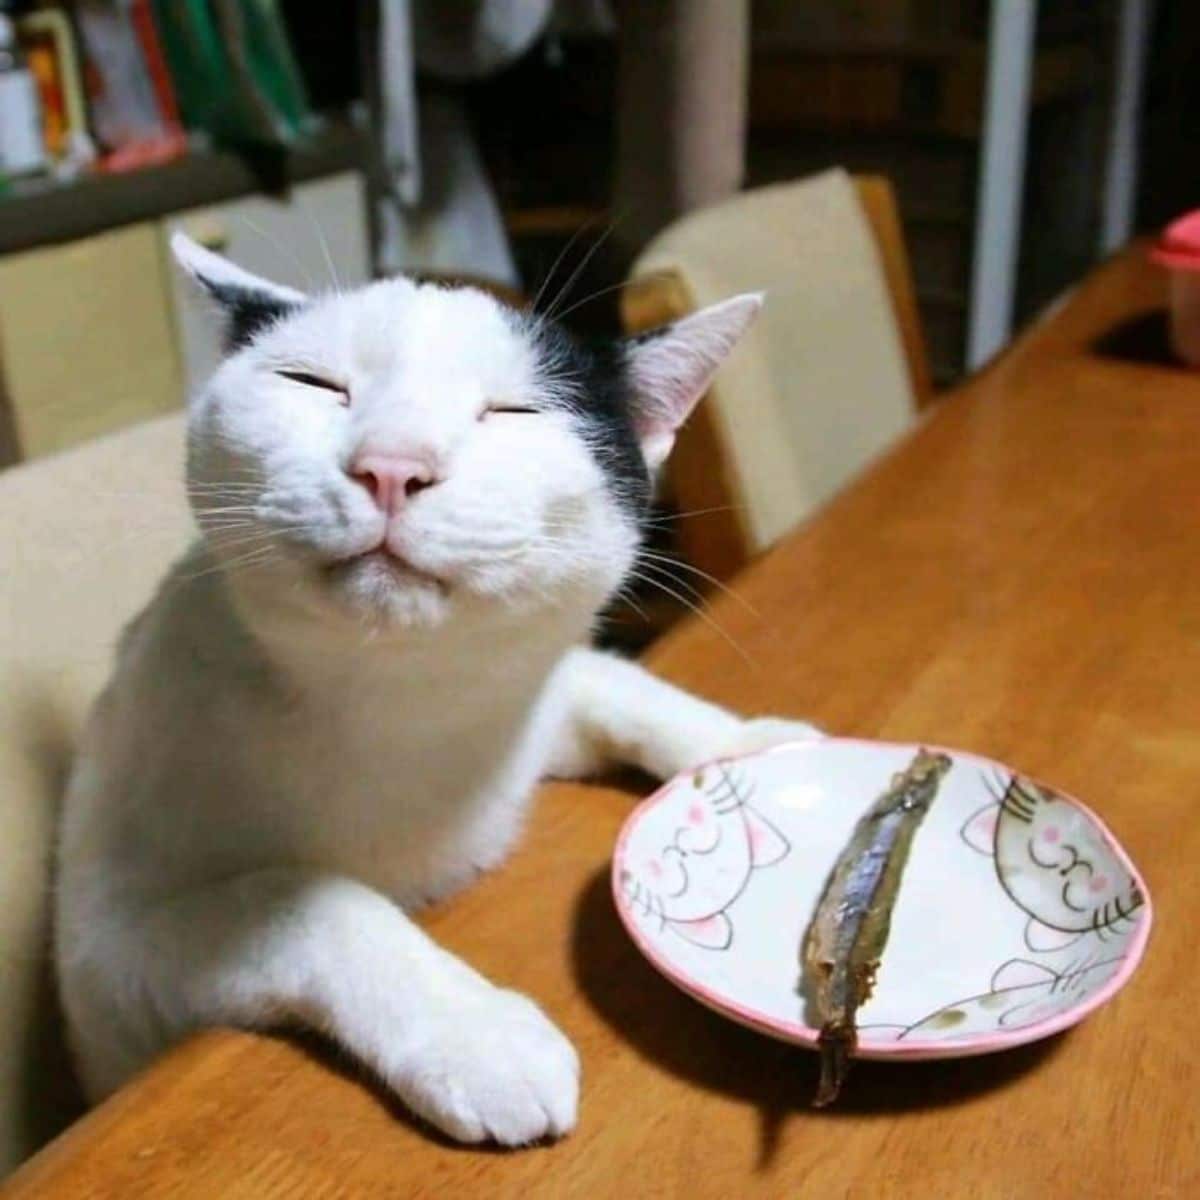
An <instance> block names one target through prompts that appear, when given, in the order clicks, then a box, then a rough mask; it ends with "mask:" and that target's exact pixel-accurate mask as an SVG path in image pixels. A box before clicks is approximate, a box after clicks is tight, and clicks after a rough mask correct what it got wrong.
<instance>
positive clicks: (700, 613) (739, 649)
mask: <svg viewBox="0 0 1200 1200" xmlns="http://www.w3.org/2000/svg"><path fill="white" fill-rule="evenodd" d="M633 577H634V578H640V579H641V580H642V582H643V583H647V584H649V585H650V586H652V587H657V588H658V589H659V590H660V591H663V592H665V593H666V594H667V595H668V596H671V597H672V598H673V599H675V600H677V601H678V602H679V603H680V604H682V605H683V606H684V608H687V609H690V610H691V611H692V612H694V613H695V614H696V616H697V617H699V618H700V620H702V621H703V622H704V623H705V624H706V625H707V626H709V628H710V629H712V630H713V631H714V632H715V633H717V634H718V635H719V636H720V637H721V638H723V639H724V640H725V641H726V642H728V643H729V645H730V647H731V648H732V649H733V650H734V651H735V652H736V653H737V654H738V655H739V656H740V657H741V658H742V660H743V661H744V662H745V663H746V664H747V665H748V666H751V667H754V668H756V669H757V668H758V665H759V664H758V663H757V661H755V659H754V658H753V657H751V655H750V654H749V653H748V652H747V651H746V649H745V648H744V647H743V646H741V645H740V644H739V643H738V642H737V641H736V640H735V639H734V638H733V637H732V636H731V635H730V633H729V632H728V630H726V629H725V628H724V627H723V626H722V625H720V624H718V622H716V621H715V620H713V618H712V617H711V616H709V614H708V613H706V612H705V611H704V610H703V609H702V608H701V607H699V605H697V604H695V603H694V602H693V601H691V600H690V599H688V597H686V596H684V595H681V594H680V593H679V592H676V591H674V590H673V589H672V588H670V587H668V586H667V585H666V584H664V583H663V582H662V581H661V580H657V579H652V578H651V577H650V576H648V575H643V574H641V573H638V572H634V573H633Z"/></svg>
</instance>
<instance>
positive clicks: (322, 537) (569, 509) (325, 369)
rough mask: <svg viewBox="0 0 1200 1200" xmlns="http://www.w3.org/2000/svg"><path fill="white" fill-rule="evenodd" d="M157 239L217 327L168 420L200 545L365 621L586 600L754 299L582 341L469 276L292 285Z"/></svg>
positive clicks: (230, 564)
mask: <svg viewBox="0 0 1200 1200" xmlns="http://www.w3.org/2000/svg"><path fill="white" fill-rule="evenodd" d="M175 249H176V254H177V256H178V257H179V258H180V260H181V261H182V262H183V263H184V265H185V267H186V268H187V269H188V270H189V271H190V272H191V273H192V274H193V275H194V276H196V277H197V278H198V279H199V280H200V282H201V283H202V284H203V285H204V286H205V287H206V288H207V289H208V290H209V292H210V293H211V294H212V295H213V296H214V297H215V298H216V299H217V300H218V301H219V302H220V303H221V304H222V306H223V307H224V308H225V309H226V313H227V321H228V328H229V340H230V343H231V351H230V354H229V356H228V357H227V358H226V359H225V361H224V362H223V363H222V365H221V366H220V368H219V369H218V370H217V372H216V373H215V375H214V376H213V378H212V379H211V381H210V382H209V383H208V385H207V386H206V387H205V388H204V389H202V390H201V392H200V393H199V394H198V396H197V397H196V399H195V401H194V403H193V408H192V414H191V420H190V437H189V483H190V488H191V495H192V502H193V507H194V509H195V511H196V515H197V518H198V520H199V522H200V525H201V527H202V529H203V530H204V531H205V535H206V537H207V539H208V541H209V543H210V546H211V547H212V550H213V553H214V554H215V555H216V556H217V557H218V559H219V560H220V561H221V562H222V563H223V564H225V566H226V568H227V570H228V571H229V572H230V573H231V575H237V576H238V577H242V576H246V575H251V576H253V579H254V586H255V587H257V588H259V589H262V588H264V587H265V588H268V589H269V588H275V589H276V590H278V588H279V586H283V587H285V588H287V589H289V590H290V592H291V593H292V594H295V593H297V592H298V593H299V594H301V595H302V596H305V597H307V598H308V599H309V600H311V601H313V602H317V603H324V604H326V606H327V607H332V608H333V609H336V610H337V611H340V612H341V613H343V614H348V615H349V616H350V617H351V618H353V619H355V620H359V621H367V622H369V623H371V624H373V625H380V624H385V625H399V626H408V627H419V628H426V629H428V628H433V627H436V626H438V625H439V624H442V623H444V622H446V621H447V620H448V619H449V618H450V617H451V616H452V615H453V614H454V613H456V612H458V611H467V610H473V611H475V612H484V613H487V612H494V613H497V614H500V613H507V614H517V615H518V616H524V615H527V614H529V613H531V612H537V611H539V610H542V609H554V608H566V609H568V610H576V609H580V610H587V611H589V612H590V611H593V610H594V609H595V608H597V607H598V606H599V605H600V604H602V603H603V601H604V600H605V599H606V598H607V597H608V596H609V595H610V594H611V593H612V592H613V590H614V589H615V588H617V587H618V586H619V584H620V582H621V580H622V578H623V577H624V576H625V574H626V573H627V572H628V570H629V569H630V567H631V565H632V562H633V559H634V556H635V554H636V550H637V545H638V541H639V536H640V526H641V521H642V518H643V515H644V512H645V509H646V505H647V503H648V500H649V493H650V478H649V476H650V471H651V470H652V469H653V468H655V467H657V465H658V464H659V463H660V462H661V461H662V459H663V458H664V457H665V454H666V451H667V450H668V449H669V447H670V444H671V440H672V438H673V435H674V431H675V428H676V427H677V426H678V424H679V423H680V422H681V421H682V420H683V418H684V416H686V414H687V412H688V410H690V408H691V407H692V405H693V404H694V402H695V400H696V399H697V398H698V397H699V396H700V394H702V392H703V390H704V387H705V386H706V385H707V382H708V380H709V378H710V377H711V375H712V373H713V372H714V371H715V369H716V367H717V365H718V364H719V363H720V361H721V360H722V359H723V358H724V356H725V354H726V353H727V352H728V350H729V349H730V348H732V346H733V344H734V342H735V341H736V339H737V337H738V336H739V335H740V333H741V332H742V331H743V330H744V328H745V327H746V325H747V324H748V323H749V321H750V319H751V318H752V317H753V315H754V312H755V311H756V310H757V308H758V299H757V298H756V297H747V298H742V299H739V300H735V301H731V302H728V303H726V304H725V305H720V306H717V307H716V308H714V309H710V310H706V312H705V313H701V314H697V316H696V317H693V318H690V319H689V320H688V321H685V322H681V323H680V324H678V325H676V326H674V327H672V328H671V329H668V330H667V331H664V332H663V333H662V334H660V335H658V336H652V337H651V338H649V339H639V340H638V341H637V342H634V343H628V344H624V345H616V346H610V347H602V348H598V349H591V348H584V347H581V346H579V345H577V344H576V343H575V342H574V341H573V340H572V339H571V338H570V337H569V336H568V335H566V334H565V333H564V332H563V331H562V330H561V329H558V328H557V327H555V326H553V325H549V324H546V323H543V322H540V321H538V320H537V319H535V318H532V317H530V316H527V315H524V314H519V313H517V312H515V311H513V310H511V309H508V308H505V307H504V306H502V305H501V304H499V303H498V302H497V301H495V300H493V299H492V298H491V297H489V296H488V295H486V294H484V293H482V292H480V291H477V290H474V289H470V288H461V289H445V288H439V287H434V286H431V285H420V286H419V285H417V284H414V283H412V282H410V281H408V280H404V279H395V280H389V281H386V282H380V283H376V284H373V285H370V286H368V287H365V288H363V289H360V290H358V291H356V292H351V293H348V294H337V295H330V296H324V297H318V298H314V299H311V300H310V299H307V298H305V297H303V296H300V295H299V294H297V293H294V292H291V291H289V290H287V289H281V288H277V287H274V286H273V285H270V284H267V283H265V282H263V281H261V280H257V279H255V278H253V277H250V276H247V275H245V273H243V272H241V271H239V270H238V269H237V268H235V267H233V266H232V265H231V264H228V263H226V262H224V260H222V259H219V258H217V257H216V256H214V255H211V254H208V253H207V252H206V251H203V250H201V249H200V248H199V247H196V246H194V245H192V244H190V243H187V242H186V241H184V240H180V241H178V242H177V244H176V246H175Z"/></svg>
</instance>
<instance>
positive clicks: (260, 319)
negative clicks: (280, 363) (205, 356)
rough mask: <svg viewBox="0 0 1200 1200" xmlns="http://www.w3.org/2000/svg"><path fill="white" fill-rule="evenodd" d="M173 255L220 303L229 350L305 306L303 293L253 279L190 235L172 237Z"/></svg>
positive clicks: (246, 341)
mask: <svg viewBox="0 0 1200 1200" xmlns="http://www.w3.org/2000/svg"><path fill="white" fill-rule="evenodd" d="M171 253H172V254H173V255H174V256H175V261H176V262H177V263H178V264H179V265H180V267H182V268H183V270H184V272H186V274H188V275H189V276H191V278H192V279H194V280H195V281H196V282H197V283H198V284H199V285H200V286H201V287H202V288H203V289H204V291H205V292H207V293H208V295H209V296H210V297H211V298H212V299H213V300H214V301H216V303H217V305H218V307H219V308H220V310H221V314H222V316H223V318H224V322H225V348H226V349H227V350H236V349H237V348H238V347H239V346H244V345H246V344H247V343H248V342H249V341H250V340H251V339H252V338H253V337H254V336H255V335H256V334H257V333H259V332H261V331H262V330H263V329H265V328H266V327H267V326H268V325H271V324H273V323H274V322H276V321H278V320H280V319H281V318H282V317H286V316H287V315H288V314H289V313H292V312H295V311H296V309H298V308H299V307H300V306H301V305H302V304H303V303H304V300H305V296H304V293H303V292H298V291H296V290H295V289H294V288H290V287H284V286H283V285H281V284H278V283H271V282H270V281H269V280H266V279H260V278H259V277H258V276H257V275H251V274H250V272H249V271H243V270H242V268H241V267H239V266H235V265H234V264H233V263H231V262H230V261H229V260H228V259H227V258H222V257H221V255H219V254H214V253H213V252H212V251H211V250H206V249H205V248H204V247H203V246H201V245H200V244H199V243H197V242H194V241H192V239H191V238H190V237H188V236H186V234H182V233H173V234H172V235H171Z"/></svg>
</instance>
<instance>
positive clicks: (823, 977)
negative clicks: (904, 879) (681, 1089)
mask: <svg viewBox="0 0 1200 1200" xmlns="http://www.w3.org/2000/svg"><path fill="white" fill-rule="evenodd" d="M950 766H951V761H950V758H949V757H948V756H947V755H945V754H936V753H930V752H929V751H928V750H921V751H920V752H919V753H918V754H917V756H916V758H914V759H913V761H912V762H911V763H910V764H909V766H908V769H907V770H905V771H903V772H901V773H899V774H897V775H894V776H893V777H892V783H891V786H890V787H889V788H888V790H887V791H886V792H884V794H883V795H882V796H880V797H879V799H878V800H876V801H875V803H874V804H872V805H871V807H870V808H869V809H868V810H867V811H866V813H864V814H863V816H862V817H860V818H859V821H858V824H857V825H855V827H854V833H853V835H852V836H851V838H850V841H849V842H848V843H847V845H846V848H845V849H844V850H843V851H842V853H841V854H840V855H839V857H838V860H837V862H836V863H835V864H834V867H833V870H832V871H831V872H830V875H829V879H828V880H827V881H826V883H825V890H824V891H823V892H822V893H821V899H820V900H819V901H818V903H817V907H816V909H815V911H814V913H813V917H812V921H811V922H810V923H809V926H808V930H807V932H806V933H805V936H804V944H803V947H802V951H801V968H802V971H803V979H802V982H803V984H804V985H805V986H806V989H807V993H808V997H809V1002H810V1005H811V1010H812V1013H813V1015H814V1017H815V1020H814V1021H813V1023H814V1024H819V1026H820V1029H821V1036H820V1041H819V1043H818V1045H819V1049H820V1053H821V1081H820V1083H819V1085H818V1087H817V1095H816V1097H815V1099H814V1100H813V1104H814V1105H815V1106H816V1107H818V1108H821V1107H824V1106H825V1105H826V1104H830V1103H832V1101H834V1100H835V1099H837V1096H838V1093H839V1092H840V1091H841V1087H842V1084H843V1082H844V1081H845V1078H846V1072H847V1071H848V1070H849V1066H850V1058H851V1056H852V1055H853V1053H854V1049H855V1046H856V1045H857V1042H858V1030H857V1027H856V1024H855V1016H856V1014H857V1012H858V1010H859V1008H861V1007H862V1005H864V1004H865V1003H866V1002H867V1000H868V999H869V998H870V995H871V990H872V988H873V987H874V986H875V972H876V970H877V969H878V967H879V960H880V958H881V957H882V956H883V949H884V947H885V946H886V945H887V939H888V931H889V929H890V927H891V920H892V907H893V906H894V904H895V902H896V896H897V894H898V893H899V890H900V878H901V875H902V874H903V871H904V864H905V863H906V862H907V861H908V852H909V848H910V847H911V845H912V840H913V836H914V835H915V834H916V832H917V828H918V826H919V825H920V824H921V822H922V820H924V818H925V814H926V813H927V812H928V811H929V806H930V805H931V804H932V803H933V799H934V797H935V796H936V795H937V789H938V785H939V784H940V783H941V780H942V776H944V775H945V774H946V772H947V771H949V770H950Z"/></svg>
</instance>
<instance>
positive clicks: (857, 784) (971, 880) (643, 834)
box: [613, 738, 1151, 1058]
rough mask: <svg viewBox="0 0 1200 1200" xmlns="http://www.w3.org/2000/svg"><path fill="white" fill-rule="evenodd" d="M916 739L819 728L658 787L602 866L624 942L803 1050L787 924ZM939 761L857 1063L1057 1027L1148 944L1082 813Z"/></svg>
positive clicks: (725, 1009) (808, 906) (991, 1046)
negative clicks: (827, 733) (822, 733)
mask: <svg viewBox="0 0 1200 1200" xmlns="http://www.w3.org/2000/svg"><path fill="white" fill-rule="evenodd" d="M918 749H919V747H917V746H905V745H893V744H888V743H882V742H863V741H852V740H849V739H840V738H830V739H826V740H819V741H812V742H803V743H795V744H793V745H789V746H783V747H780V748H779V749H776V750H771V751H768V752H767V753H765V754H757V755H751V756H748V757H745V758H739V759H732V760H728V761H725V762H718V763H714V764H711V765H709V766H707V767H704V768H701V769H700V770H698V771H696V772H694V773H692V774H689V775H686V776H680V777H679V778H677V779H675V780H673V781H671V782H670V783H668V784H667V785H666V786H665V787H664V788H662V789H661V790H660V791H659V792H658V793H656V794H655V795H654V796H652V797H651V798H650V799H649V800H647V801H646V802H645V803H644V804H642V805H641V806H640V807H639V808H638V809H637V810H636V811H635V812H634V813H633V814H632V816H631V817H630V818H629V820H628V821H627V822H626V824H625V827H624V829H623V830H622V832H621V837H620V840H619V841H618V844H617V849H616V854H615V855H614V858H613V891H614V894H615V896H616V901H617V907H618V909H619V911H620V914H621V918H622V920H623V921H624V923H625V925H626V927H627V928H628V930H629V932H630V933H631V934H632V935H633V938H634V941H635V942H636V943H637V944H638V946H639V947H640V949H641V950H642V952H643V953H644V954H645V955H646V957H647V958H648V959H649V960H650V961H651V963H653V964H654V966H655V967H657V968H658V970H660V971H661V972H662V973H663V974H664V975H666V976H667V978H668V979H670V980H672V981H673V982H674V983H676V984H677V985H678V986H679V987H681V988H682V989H683V990H684V991H686V992H688V993H689V994H691V995H692V996H694V997H695V998H696V999H698V1000H700V1001H702V1002H703V1003H704V1004H707V1005H708V1006H709V1007H711V1008H713V1009H716V1010H717V1011H718V1012H721V1013H724V1014H725V1015H727V1016H729V1017H732V1018H733V1019H734V1020H737V1021H740V1022H742V1023H743V1024H745V1025H749V1026H751V1027H753V1028H755V1029H759V1030H761V1031H762V1032H764V1033H768V1034H771V1035H773V1036H775V1037H779V1038H783V1039H785V1040H787V1041H792V1042H797V1043H799V1044H801V1045H807V1046H812V1045H815V1043H816V1040H817V1031H816V1030H815V1029H813V1028H812V1027H811V1026H810V1025H809V1024H807V1023H806V1020H805V1007H804V1001H803V999H802V997H801V996H800V995H799V994H798V992H797V985H798V973H799V966H798V961H799V960H798V950H799V946H800V943H801V940H802V937H803V935H804V931H805V929H806V928H807V925H808V922H809V919H810V918H811V916H812V912H813V908H814V906H815V905H816V903H817V900H818V898H819V896H820V893H821V889H822V888H823V886H824V883H825V879H826V877H827V875H828V873H829V871H830V869H831V867H832V866H833V864H834V862H835V860H836V859H837V856H838V854H839V853H840V852H841V850H842V847H843V846H844V845H845V843H846V842H847V840H848V839H849V837H850V835H851V832H852V830H853V827H854V824H855V822H856V820H857V819H858V817H859V816H860V815H861V813H862V812H863V811H864V810H865V809H866V808H867V807H868V806H869V805H870V804H871V803H872V802H873V801H874V800H875V799H876V798H877V797H878V796H879V795H880V794H881V793H882V792H884V791H885V790H886V789H887V787H888V784H889V782H890V780H891V777H892V775H893V774H894V773H895V772H898V771H902V770H904V768H905V767H907V766H908V764H909V763H910V762H911V761H912V759H913V756H914V755H915V754H916V752H917V750H918ZM946 753H948V754H949V755H950V756H951V759H952V760H953V766H952V767H951V769H950V771H949V772H948V774H947V775H946V776H945V777H944V779H943V780H942V783H941V787H940V788H939V790H938V794H937V797H936V799H935V800H934V802H933V805H932V807H931V808H930V810H929V813H928V815H927V816H926V817H925V820H924V822H923V823H922V825H921V827H920V828H919V829H918V831H917V834H916V839H915V841H914V842H913V846H912V852H911V856H910V858H909V861H908V864H907V866H906V867H905V871H904V876H903V880H902V882H901V886H900V893H899V896H898V898H897V901H896V906H895V909H894V910H893V913H892V928H891V935H890V937H889V939H888V943H887V948H886V950H885V951H884V954H883V960H882V962H881V964H880V968H879V973H878V977H877V980H876V986H875V991H874V994H873V995H872V996H871V999H870V1000H869V1001H868V1002H867V1004H865V1005H864V1006H863V1008H862V1009H861V1010H860V1011H859V1049H858V1055H859V1057H862V1058H895V1057H899V1058H954V1057H960V1056H964V1055H969V1054H983V1053H986V1052H988V1051H991V1050H1002V1049H1005V1048H1007V1047H1010V1046H1016V1045H1019V1044H1021V1043H1022V1042H1030V1041H1034V1040H1036V1039H1038V1038H1043V1037H1047V1036H1049V1035H1050V1034H1052V1033H1057V1032H1058V1031H1059V1030H1062V1029H1066V1028H1067V1027H1068V1026H1070V1025H1073V1024H1075V1022H1077V1021H1079V1020H1082V1019H1083V1017H1085V1016H1086V1015H1087V1014H1088V1013H1089V1012H1091V1011H1092V1010H1093V1009H1095V1008H1097V1007H1098V1006H1099V1005H1101V1004H1103V1003H1104V1001H1106V1000H1107V999H1109V997H1111V996H1112V995H1113V994H1114V993H1115V992H1117V991H1118V990H1119V989H1120V988H1121V987H1122V986H1123V985H1124V984H1125V982H1126V981H1127V980H1128V979H1129V976H1130V975H1131V974H1132V973H1133V971H1134V969H1135V967H1136V966H1137V964H1138V961H1139V960H1140V958H1141V956H1142V952H1143V950H1144V949H1145V946H1146V939H1147V937H1148V936H1149V932H1150V921H1151V912H1150V899H1149V895H1148V893H1147V891H1146V885H1145V883H1144V882H1143V881H1142V878H1141V876H1140V875H1139V874H1138V873H1137V871H1136V869H1135V868H1134V866H1133V864H1132V862H1130V860H1129V857H1128V856H1127V855H1126V854H1125V852H1124V851H1123V850H1122V849H1121V847H1120V846H1119V845H1118V844H1117V842H1116V840H1115V839H1114V837H1113V836H1112V834H1111V833H1110V832H1109V831H1108V829H1106V828H1105V826H1104V824H1103V822H1102V821H1101V820H1100V819H1099V818H1098V817H1097V816H1096V815H1095V814H1094V813H1092V812H1091V811H1090V810H1089V809H1087V808H1086V807H1084V805H1082V804H1080V803H1079V802H1078V801H1077V800H1074V799H1072V798H1070V797H1069V796H1064V795H1063V794H1062V793H1061V792H1057V791H1054V790H1053V789H1051V788H1048V787H1046V786H1045V785H1044V784H1041V783H1038V782H1036V781H1034V780H1030V779H1027V778H1025V777H1023V776H1019V775H1016V774H1015V773H1014V772H1013V771H1012V770H1011V769H1010V768H1008V767H1005V766H1002V765H1001V764H1000V763H997V762H993V761H991V760H989V759H985V758H979V757H977V756H975V755H972V754H962V753H959V752H956V751H946Z"/></svg>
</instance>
